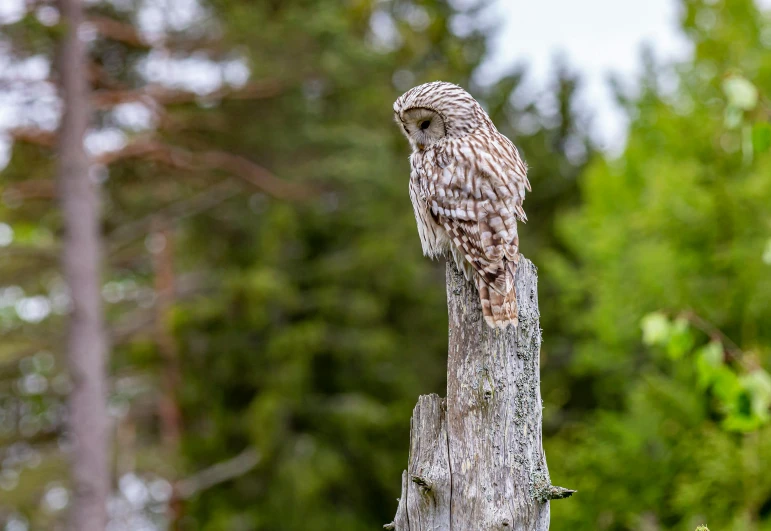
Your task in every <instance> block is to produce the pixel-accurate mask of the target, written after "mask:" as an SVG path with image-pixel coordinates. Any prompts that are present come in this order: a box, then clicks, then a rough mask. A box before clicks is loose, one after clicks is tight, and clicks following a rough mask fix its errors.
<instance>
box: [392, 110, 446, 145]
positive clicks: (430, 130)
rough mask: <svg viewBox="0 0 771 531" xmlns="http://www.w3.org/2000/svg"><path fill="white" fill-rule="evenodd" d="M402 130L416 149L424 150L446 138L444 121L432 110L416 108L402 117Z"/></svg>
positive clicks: (407, 111)
mask: <svg viewBox="0 0 771 531" xmlns="http://www.w3.org/2000/svg"><path fill="white" fill-rule="evenodd" d="M400 121H401V124H402V128H403V129H404V133H405V135H406V136H407V139H408V140H409V141H410V144H412V147H413V148H414V149H420V150H424V149H427V148H429V147H431V146H432V145H434V144H436V143H437V142H438V141H439V140H441V139H442V138H444V137H445V135H446V132H445V128H444V120H443V119H442V117H441V115H440V114H439V113H437V112H435V111H432V110H431V109H426V108H423V107H415V108H412V109H408V110H406V111H404V112H403V113H402V115H401V117H400Z"/></svg>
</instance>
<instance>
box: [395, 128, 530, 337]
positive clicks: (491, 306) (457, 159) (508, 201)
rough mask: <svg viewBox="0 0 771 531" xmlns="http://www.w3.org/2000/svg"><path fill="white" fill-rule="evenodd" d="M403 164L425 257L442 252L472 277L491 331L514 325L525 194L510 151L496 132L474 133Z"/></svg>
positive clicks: (521, 169) (523, 172)
mask: <svg viewBox="0 0 771 531" xmlns="http://www.w3.org/2000/svg"><path fill="white" fill-rule="evenodd" d="M410 160H411V166H412V171H411V175H410V196H411V198H412V202H413V207H414V209H415V217H416V219H417V223H418V232H419V234H420V239H421V243H422V245H423V252H424V254H426V255H428V256H432V257H433V256H437V255H442V254H444V255H446V254H447V252H448V251H449V252H450V254H451V255H452V256H453V258H454V259H455V261H456V263H457V264H458V266H459V268H460V269H462V270H464V271H466V273H467V276H473V278H474V280H475V281H476V283H477V288H478V289H479V292H480V297H481V299H482V309H483V313H484V316H485V319H486V320H487V322H488V324H490V326H498V327H504V326H506V325H508V324H511V323H516V321H517V315H516V310H517V308H516V307H517V305H516V297H515V294H514V277H515V273H516V266H517V263H518V261H519V236H518V233H517V220H518V219H519V220H521V221H526V219H527V217H526V215H525V211H524V210H523V208H522V202H523V200H524V197H525V191H526V190H530V183H529V182H528V180H527V168H526V167H525V165H524V163H523V162H522V159H521V158H520V156H519V153H518V152H517V149H516V147H514V145H513V144H512V143H511V141H509V140H508V139H507V138H506V137H504V136H503V135H501V134H500V133H499V132H498V131H497V130H495V129H492V130H479V131H476V132H474V133H472V134H469V135H465V136H463V137H461V138H456V139H448V140H446V141H444V142H441V143H439V144H437V145H436V146H434V147H432V148H430V149H427V150H424V151H416V152H414V153H413V154H412V157H411V159H410ZM472 273H476V274H472Z"/></svg>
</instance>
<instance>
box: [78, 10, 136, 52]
mask: <svg viewBox="0 0 771 531" xmlns="http://www.w3.org/2000/svg"><path fill="white" fill-rule="evenodd" d="M86 20H87V21H88V23H89V24H91V25H92V26H93V27H94V28H95V29H96V31H97V32H99V34H100V35H102V36H103V37H107V38H108V39H112V40H114V41H118V42H122V43H123V44H128V45H129V46H135V47H137V48H149V47H150V46H151V44H150V43H149V42H147V41H146V40H145V39H144V38H143V37H142V36H141V35H140V34H139V32H138V31H137V30H136V28H135V27H134V26H132V25H131V24H126V23H125V22H121V21H119V20H115V19H114V18H110V17H104V16H96V15H92V16H89V17H88V18H87V19H86Z"/></svg>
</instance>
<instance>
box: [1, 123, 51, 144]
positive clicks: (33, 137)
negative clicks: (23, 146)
mask: <svg viewBox="0 0 771 531" xmlns="http://www.w3.org/2000/svg"><path fill="white" fill-rule="evenodd" d="M8 133H9V134H10V135H11V138H13V139H14V140H15V141H17V142H26V143H28V144H35V145H37V146H43V147H47V148H53V147H54V146H56V133H54V132H53V131H46V130H45V129H38V128H37V127H15V128H13V129H9V130H8Z"/></svg>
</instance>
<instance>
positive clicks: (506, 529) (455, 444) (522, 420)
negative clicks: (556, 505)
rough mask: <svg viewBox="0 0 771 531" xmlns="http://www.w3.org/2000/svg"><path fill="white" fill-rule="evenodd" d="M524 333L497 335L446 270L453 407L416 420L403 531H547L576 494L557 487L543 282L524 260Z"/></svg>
mask: <svg viewBox="0 0 771 531" xmlns="http://www.w3.org/2000/svg"><path fill="white" fill-rule="evenodd" d="M520 258H521V259H520V263H519V270H518V271H517V278H516V287H517V297H518V301H519V326H518V327H517V328H516V329H514V328H512V327H509V328H507V329H506V330H492V329H490V328H489V327H488V326H487V325H486V324H485V321H484V319H483V318H482V309H481V306H480V303H479V295H478V294H477V291H476V288H475V287H474V286H473V284H472V283H470V282H468V281H467V280H466V279H465V277H464V276H463V274H462V273H461V272H459V271H458V270H457V268H456V266H455V264H454V262H453V261H452V260H448V262H447V306H448V309H449V317H450V319H449V321H450V341H449V355H448V360H447V398H446V399H442V398H440V397H439V396H437V395H435V394H432V395H424V396H421V397H420V398H419V399H418V404H417V405H416V406H415V409H414V410H413V414H412V421H411V430H410V431H411V433H410V457H409V466H408V469H407V470H406V471H405V472H404V473H403V474H402V495H401V498H400V499H399V506H398V508H397V511H396V517H395V519H394V521H393V522H392V523H390V524H387V525H386V526H384V527H385V528H386V529H395V530H397V531H434V530H436V531H488V530H502V531H512V530H516V531H546V530H548V529H549V500H552V499H556V498H566V497H568V496H570V495H571V494H573V492H574V491H572V490H569V489H563V488H561V487H555V486H553V485H552V484H551V481H550V479H549V471H548V469H547V467H546V457H545V455H544V451H543V444H542V440H541V390H540V348H541V328H540V324H539V317H540V315H539V312H538V293H537V278H538V277H537V272H536V268H535V266H534V265H533V264H532V262H530V261H529V260H527V259H525V258H524V257H520Z"/></svg>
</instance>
